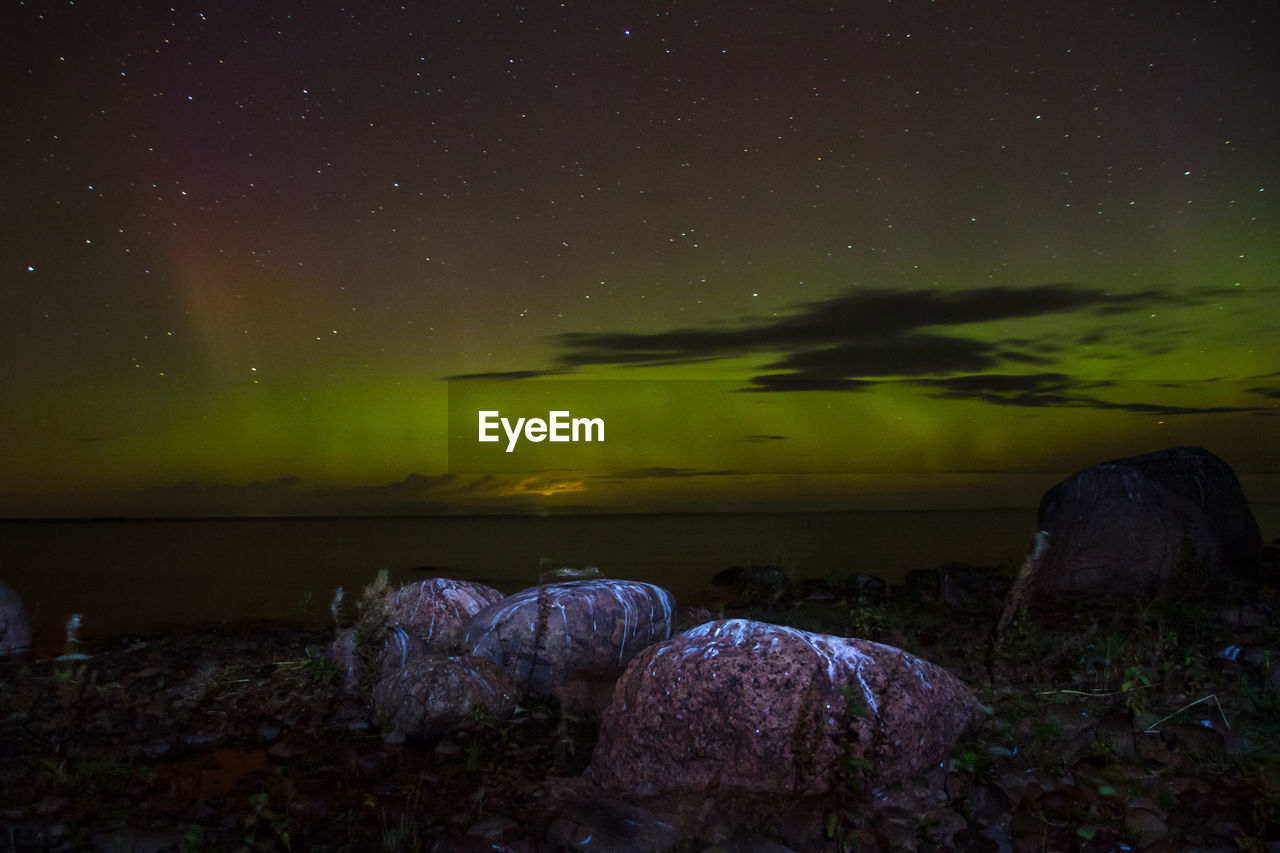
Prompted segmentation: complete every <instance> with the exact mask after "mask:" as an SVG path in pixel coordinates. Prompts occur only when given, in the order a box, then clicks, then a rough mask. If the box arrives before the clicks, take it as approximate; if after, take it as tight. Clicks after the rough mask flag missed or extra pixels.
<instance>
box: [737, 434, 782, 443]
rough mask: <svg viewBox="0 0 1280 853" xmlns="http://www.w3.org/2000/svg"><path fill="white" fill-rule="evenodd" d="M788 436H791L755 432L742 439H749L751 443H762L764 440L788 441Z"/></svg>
mask: <svg viewBox="0 0 1280 853" xmlns="http://www.w3.org/2000/svg"><path fill="white" fill-rule="evenodd" d="M790 438H791V437H790V436H787V435H765V434H756V435H749V436H747V437H746V438H744V439H743V441H749V442H751V443H753V444H764V443H765V442H769V441H788V440H790Z"/></svg>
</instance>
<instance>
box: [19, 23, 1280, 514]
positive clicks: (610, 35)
mask: <svg viewBox="0 0 1280 853" xmlns="http://www.w3.org/2000/svg"><path fill="white" fill-rule="evenodd" d="M1277 17H1280V14H1278V12H1277V9H1276V7H1275V5H1274V4H1272V3H1264V2H1218V3H1211V2H1181V1H1179V2H1171V3H1165V2H1159V3H1138V4H1121V5H1120V6H1119V7H1114V6H1113V5H1111V4H1101V3H1093V2H1084V3H1047V4H995V3H985V2H948V0H935V2H902V0H899V2H884V0H873V1H872V2H858V3H809V2H778V3H769V4H760V5H754V6H753V5H745V6H744V5H740V4H731V3H723V2H693V3H683V2H662V3H655V2H647V0H646V2H640V3H634V4H607V3H587V2H564V3H559V2H546V3H541V2H533V3H525V4H520V3H514V2H513V3H505V2H470V0H468V2H445V3H440V2H421V3H419V2H408V3H404V4H384V3H368V4H358V5H355V4H353V5H352V6H342V5H340V4H336V3H328V2H320V3H300V2H296V0H294V2H270V1H269V2H264V3H255V4H222V5H204V4H193V3H188V2H185V0H180V2H177V3H150V2H143V3H138V4H127V7H126V6H125V5H121V4H95V3H86V2H76V3H71V2H59V3H53V2H50V3H43V2H35V3H18V4H14V5H12V6H11V7H10V8H9V9H8V10H7V11H6V13H5V23H4V27H3V32H4V34H5V35H4V43H5V59H4V62H3V67H4V81H5V91H6V92H7V93H9V95H8V104H7V107H6V110H5V112H4V119H3V122H4V131H5V132H4V134H3V140H4V155H5V161H6V169H5V183H4V193H3V198H4V231H5V234H6V239H5V240H4V241H3V243H2V244H0V252H3V265H2V266H0V270H3V277H4V278H3V285H4V286H3V289H2V290H0V399H3V401H4V407H3V408H4V412H5V414H4V416H3V418H0V436H2V438H3V443H4V448H5V451H4V465H3V467H2V468H0V515H3V516H10V517H21V516H60V515H83V514H89V515H93V514H120V515H132V514H138V515H153V514H191V515H200V514H242V513H243V514H257V513H284V514H289V513H296V514H344V513H383V512H385V513H414V512H424V513H431V512H469V511H484V512H501V511H511V512H528V511H572V510H575V509H578V510H591V511H606V510H619V511H633V510H661V509H678V510H694V509H720V508H734V509H750V508H761V509H787V508H818V507H821V508H849V509H865V508H876V507H882V506H883V507H908V508H909V507H914V506H925V505H930V506H969V505H982V506H1006V505H1015V504H1016V505H1027V504H1031V505H1033V504H1034V502H1035V500H1037V499H1038V497H1039V494H1040V492H1041V491H1043V489H1044V488H1047V487H1048V486H1049V485H1052V483H1053V482H1055V481H1056V479H1058V478H1060V476H1062V475H1064V474H1066V473H1070V472H1071V471H1073V470H1075V469H1078V468H1080V467H1083V466H1085V465H1089V464H1092V463H1094V462H1098V461H1102V460H1104V459H1108V458H1115V457H1119V456H1124V455H1129V454H1133V453H1140V452H1144V451H1148V450H1155V449H1159V448H1161V447H1168V446H1173V445H1177V444H1198V445H1202V446H1205V447H1207V448H1208V449H1210V450H1211V451H1213V452H1215V453H1217V454H1219V455H1221V456H1222V457H1223V458H1224V459H1226V460H1227V461H1228V462H1229V463H1230V464H1232V466H1233V467H1234V468H1235V469H1236V471H1237V472H1238V473H1239V474H1240V475H1241V478H1242V480H1243V481H1244V484H1245V487H1246V490H1247V491H1248V492H1249V494H1250V497H1251V498H1252V499H1254V500H1259V501H1278V500H1280V454H1278V453H1277V450H1276V447H1277V443H1276V439H1277V436H1280V429H1277V420H1276V418H1277V415H1280V345H1278V344H1277V343H1276V340H1277V336H1276V334H1275V326H1276V322H1275V318H1276V316H1277V309H1280V276H1278V275H1277V274H1278V273H1280V210H1278V206H1277V203H1276V198H1277V195H1278V194H1280V181H1278V180H1277V178H1280V174H1278V172H1280V156H1277V152H1280V132H1278V130H1280V128H1278V127H1277V116H1278V115H1280V110H1278V109H1277V107H1278V104H1277V91H1278V90H1277V87H1276V79H1277V76H1276V71H1277V68H1276V58H1275V56H1276V52H1275V46H1274V41H1273V33H1274V32H1275V31H1276V29H1277V23H1278V22H1277ZM557 383H559V384H561V385H563V386H564V394H565V395H566V398H568V397H573V396H574V395H580V394H582V393H587V392H591V389H604V390H601V391H600V392H599V394H600V396H599V400H598V402H597V403H596V405H598V407H599V408H600V409H601V410H603V409H605V408H608V407H609V406H613V405H619V406H624V404H629V405H632V406H633V407H634V408H633V409H632V411H633V412H636V411H643V412H647V413H648V415H647V417H649V418H650V419H649V420H646V421H645V422H644V424H643V425H641V424H640V423H639V421H640V420H641V418H640V417H639V416H638V415H635V414H631V415H626V414H620V415H618V418H619V421H618V423H617V428H618V430H619V431H618V432H613V431H612V428H611V432H610V440H609V441H606V442H605V443H604V444H603V445H601V446H597V447H593V448H591V449H590V451H591V452H590V453H589V454H587V455H576V456H575V455H572V454H570V455H565V456H564V457H563V458H544V459H541V460H540V461H539V462H538V463H537V464H536V465H533V466H532V467H531V468H530V469H529V470H515V469H513V468H512V467H511V466H510V465H507V466H506V467H505V468H502V467H495V468H494V469H493V470H475V469H476V468H477V467H481V468H482V467H483V466H476V465H474V464H473V465H469V466H468V467H469V470H466V471H462V470H455V468H457V465H456V463H457V459H456V458H455V460H454V462H455V465H454V466H451V465H450V458H449V457H450V455H455V456H456V450H457V448H456V447H452V451H455V452H454V453H452V454H451V444H450V443H451V442H456V441H458V440H460V439H458V438H457V437H456V436H455V437H453V438H451V437H450V435H449V433H450V432H451V430H450V427H449V424H450V421H449V414H450V413H449V412H448V411H447V409H448V406H447V402H448V400H449V396H450V389H451V387H452V392H453V393H454V394H455V395H457V394H473V395H483V394H492V395H493V398H494V402H493V403H492V404H491V405H490V404H486V405H489V407H490V408H494V409H498V408H503V406H504V404H505V402H506V401H507V400H519V399H520V398H521V395H546V394H548V393H551V394H553V395H554V393H555V392H556V384H557ZM579 383H581V384H579ZM624 383H635V384H634V385H633V386H631V388H623V387H622V386H623V384H624ZM463 386H469V387H470V389H471V390H470V391H464V390H461V389H462V388H463ZM477 389H478V390H477ZM548 389H550V390H548ZM629 396H630V397H633V398H634V399H631V400H630V402H629V403H627V400H626V398H628V397H629ZM499 398H501V399H499ZM477 399H478V398H477ZM538 405H540V406H541V409H540V410H538V411H540V412H541V413H544V414H545V412H546V411H547V409H548V407H547V405H543V404H542V402H541V400H539V402H538ZM550 405H551V406H553V407H554V406H556V405H557V404H556V403H555V402H554V401H551V403H550ZM574 405H575V407H576V406H578V405H579V404H578V402H577V401H576V399H575V404H574ZM591 405H592V399H591V398H590V397H589V396H588V397H587V398H585V399H584V400H583V401H582V402H581V406H586V407H590V406H591ZM533 413H537V412H533ZM583 413H584V414H590V413H591V412H590V411H587V410H586V409H584V410H583ZM453 414H454V415H455V416H456V415H457V412H454V413H453ZM521 414H530V412H521ZM470 417H473V415H471V416H470ZM627 426H631V427H633V430H632V432H630V433H628V432H627V431H626V429H625V427H627ZM641 426H643V428H641ZM614 435H617V436H619V437H618V439H617V440H616V441H615V440H614V439H613V436H614ZM584 452H585V451H584ZM504 464H505V463H504ZM1264 532H1266V531H1264Z"/></svg>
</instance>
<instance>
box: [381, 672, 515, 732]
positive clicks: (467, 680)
mask: <svg viewBox="0 0 1280 853" xmlns="http://www.w3.org/2000/svg"><path fill="white" fill-rule="evenodd" d="M477 709H483V713H484V714H485V716H488V717H496V718H498V719H505V718H506V717H509V716H510V715H511V712H512V711H514V710H515V688H514V686H513V685H512V684H511V681H510V680H509V679H508V678H507V676H506V673H504V672H503V671H502V668H501V667H499V666H497V665H496V664H495V663H494V662H493V661H491V660H489V659H488V658H483V657H475V656H472V655H460V656H450V655H433V654H429V655H424V656H421V657H416V658H414V659H413V660H410V661H408V662H407V663H406V664H405V665H404V666H401V667H397V668H395V669H394V670H392V671H390V672H388V673H385V674H384V675H383V676H382V678H381V680H379V682H378V684H377V686H375V687H374V690H373V711H374V715H375V718H376V719H377V721H378V722H379V724H381V725H382V726H384V727H386V728H388V729H391V730H393V731H398V732H401V733H403V734H407V735H419V736H426V735H438V734H443V733H444V732H447V731H450V730H452V729H456V728H458V727H460V726H465V725H467V724H469V723H471V722H472V721H473V720H474V719H475V713H476V710H477Z"/></svg>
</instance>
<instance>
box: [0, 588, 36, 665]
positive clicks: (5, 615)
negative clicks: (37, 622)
mask: <svg viewBox="0 0 1280 853" xmlns="http://www.w3.org/2000/svg"><path fill="white" fill-rule="evenodd" d="M30 647H31V619H30V618H28V616H27V611H26V608H24V607H23V606H22V597H21V596H19V595H18V592H17V590H15V589H14V588H13V587H11V586H9V585H8V584H6V583H4V582H3V581H0V654H5V653H6V652H17V651H21V650H23V649H27V648H30Z"/></svg>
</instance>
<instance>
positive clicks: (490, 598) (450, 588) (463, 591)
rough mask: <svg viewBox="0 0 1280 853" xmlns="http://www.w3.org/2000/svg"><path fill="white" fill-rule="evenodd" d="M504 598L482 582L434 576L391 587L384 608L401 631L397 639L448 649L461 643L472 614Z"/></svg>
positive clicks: (436, 648)
mask: <svg viewBox="0 0 1280 853" xmlns="http://www.w3.org/2000/svg"><path fill="white" fill-rule="evenodd" d="M503 598H504V596H503V594H502V593H501V592H499V591H498V590H496V589H494V588H493V587H491V586H486V585H485V584H482V583H476V582H474V581H459V580H452V579H450V578H431V579H429V580H423V581H417V582H416V583H410V584H405V585H404V586H402V587H400V588H399V589H396V590H393V591H391V592H390V593H388V594H387V596H386V598H385V599H384V600H383V605H382V610H383V613H384V614H385V615H386V619H387V624H388V626H389V627H391V628H392V629H393V630H394V629H397V628H398V629H399V630H400V632H401V634H400V635H398V636H396V637H395V642H397V643H399V644H402V645H403V644H414V645H421V646H423V647H424V648H425V649H426V650H428V651H436V652H448V651H452V650H455V649H457V648H459V647H461V645H462V643H463V641H464V640H465V639H466V636H467V629H468V628H469V627H470V626H471V617H472V616H475V615H476V614H477V613H479V612H480V611H481V610H484V609H485V608H486V607H488V606H489V605H491V604H495V603H497V602H499V601H501V600H502V599H503Z"/></svg>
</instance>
